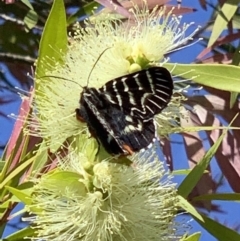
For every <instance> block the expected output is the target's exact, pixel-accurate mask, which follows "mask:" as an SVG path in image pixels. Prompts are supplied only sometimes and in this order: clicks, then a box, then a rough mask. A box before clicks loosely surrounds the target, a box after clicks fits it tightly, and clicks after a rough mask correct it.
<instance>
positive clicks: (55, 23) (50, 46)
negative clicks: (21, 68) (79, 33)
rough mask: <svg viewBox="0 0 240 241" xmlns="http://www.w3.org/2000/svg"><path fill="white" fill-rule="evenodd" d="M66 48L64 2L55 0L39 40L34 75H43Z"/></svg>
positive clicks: (58, 59) (59, 58)
mask: <svg viewBox="0 0 240 241" xmlns="http://www.w3.org/2000/svg"><path fill="white" fill-rule="evenodd" d="M66 50H67V23H66V13H65V8H64V2H63V0H55V1H54V3H53V6H52V9H51V11H50V14H49V16H48V19H47V21H46V25H45V27H44V30H43V35H42V38H41V41H40V48H39V57H38V61H37V67H36V75H37V76H38V77H40V76H43V75H45V73H46V71H49V70H51V69H52V68H54V66H55V63H56V62H58V61H61V58H62V55H65V53H66ZM43 63H44V64H43ZM36 87H37V85H36Z"/></svg>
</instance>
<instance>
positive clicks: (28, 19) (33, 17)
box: [23, 9, 38, 31]
mask: <svg viewBox="0 0 240 241" xmlns="http://www.w3.org/2000/svg"><path fill="white" fill-rule="evenodd" d="M23 21H24V23H25V24H26V26H27V29H26V31H28V30H29V29H32V28H33V27H34V26H35V25H36V24H37V21H38V15H37V13H36V12H35V11H34V10H32V9H30V10H29V11H28V13H27V15H26V16H25V17H24V19H23Z"/></svg>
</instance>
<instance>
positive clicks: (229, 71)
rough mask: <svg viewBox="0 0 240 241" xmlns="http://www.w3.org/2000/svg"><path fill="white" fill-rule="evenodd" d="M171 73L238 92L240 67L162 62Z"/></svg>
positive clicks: (239, 89) (239, 87) (239, 88)
mask: <svg viewBox="0 0 240 241" xmlns="http://www.w3.org/2000/svg"><path fill="white" fill-rule="evenodd" d="M164 67H167V68H168V69H169V70H170V71H171V72H172V74H174V75H181V77H183V78H185V79H193V81H194V82H196V83H198V84H202V85H206V86H210V87H213V88H216V89H220V90H225V91H232V92H239V93H240V78H239V76H240V67H238V66H233V65H223V64H170V63H168V64H164Z"/></svg>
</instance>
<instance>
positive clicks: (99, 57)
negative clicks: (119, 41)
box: [87, 47, 112, 86]
mask: <svg viewBox="0 0 240 241" xmlns="http://www.w3.org/2000/svg"><path fill="white" fill-rule="evenodd" d="M110 48H112V47H108V48H106V49H104V50H103V51H102V53H101V54H100V55H99V56H98V58H97V60H96V61H95V63H94V65H93V67H92V69H91V71H90V73H89V75H88V78H87V86H88V83H89V79H90V77H91V74H92V72H93V70H94V68H95V66H96V65H97V63H98V61H99V60H100V59H101V57H102V56H103V54H104V53H105V52H106V51H107V50H108V49H110Z"/></svg>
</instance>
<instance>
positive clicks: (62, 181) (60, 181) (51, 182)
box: [41, 170, 86, 195]
mask: <svg viewBox="0 0 240 241" xmlns="http://www.w3.org/2000/svg"><path fill="white" fill-rule="evenodd" d="M82 179H83V178H82V176H81V175H79V174H78V173H75V172H70V171H60V170H54V171H53V172H52V173H48V174H47V175H45V176H43V177H42V179H41V185H43V186H44V188H46V189H47V188H49V189H51V190H52V191H53V190H54V189H55V191H56V192H57V193H58V192H62V193H64V192H65V191H66V186H67V188H68V190H71V191H73V192H75V193H79V194H80V195H81V194H84V193H85V192H86V186H85V185H84V184H83V182H81V180H82Z"/></svg>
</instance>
